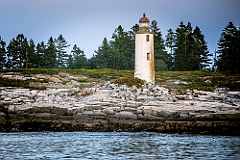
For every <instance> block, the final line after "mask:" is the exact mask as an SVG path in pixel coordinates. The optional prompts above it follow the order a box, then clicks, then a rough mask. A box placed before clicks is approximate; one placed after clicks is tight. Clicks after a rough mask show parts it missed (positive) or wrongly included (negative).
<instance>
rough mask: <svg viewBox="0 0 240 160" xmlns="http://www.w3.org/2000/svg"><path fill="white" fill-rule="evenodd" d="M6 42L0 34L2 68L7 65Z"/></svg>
mask: <svg viewBox="0 0 240 160" xmlns="http://www.w3.org/2000/svg"><path fill="white" fill-rule="evenodd" d="M6 58H7V57H6V42H5V41H4V40H3V39H2V37H1V36H0V69H3V68H4V67H5V66H6Z"/></svg>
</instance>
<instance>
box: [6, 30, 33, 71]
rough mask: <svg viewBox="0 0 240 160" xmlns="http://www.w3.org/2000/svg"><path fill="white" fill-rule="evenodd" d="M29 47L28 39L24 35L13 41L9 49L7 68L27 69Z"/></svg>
mask: <svg viewBox="0 0 240 160" xmlns="http://www.w3.org/2000/svg"><path fill="white" fill-rule="evenodd" d="M28 47H29V46H28V41H27V38H25V37H24V35H23V34H19V35H18V36H17V37H16V39H12V40H11V41H10V43H9V45H8V47H7V57H8V62H7V67H8V68H11V67H12V68H24V67H26V62H27V56H28V51H27V50H28Z"/></svg>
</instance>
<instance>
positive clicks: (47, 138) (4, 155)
mask: <svg viewBox="0 0 240 160" xmlns="http://www.w3.org/2000/svg"><path fill="white" fill-rule="evenodd" d="M0 138H1V140H0V159H4V160H5V159H6V160H11V159H14V160H18V159H19V160H23V159H44V160H45V159H67V160H71V159H103V160H107V159H111V160H112V159H124V160H125V159H138V160H139V159H143V160H149V159H218V160H220V159H231V160H232V159H240V138H239V137H226V136H200V135H187V134H182V135H179V134H160V133H149V132H139V133H127V132H30V133H26V132H24V133H0Z"/></svg>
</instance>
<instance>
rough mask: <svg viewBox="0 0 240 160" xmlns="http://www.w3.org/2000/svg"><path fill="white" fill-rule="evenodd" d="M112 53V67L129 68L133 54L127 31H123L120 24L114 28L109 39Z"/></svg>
mask: <svg viewBox="0 0 240 160" xmlns="http://www.w3.org/2000/svg"><path fill="white" fill-rule="evenodd" d="M110 47H111V54H112V67H111V68H114V69H130V68H131V66H132V64H131V63H132V61H131V58H132V57H133V54H134V49H133V46H132V40H131V37H130V36H129V34H128V32H125V31H124V29H123V27H122V26H121V25H119V26H118V28H116V29H115V31H114V33H113V35H112V40H111V41H110Z"/></svg>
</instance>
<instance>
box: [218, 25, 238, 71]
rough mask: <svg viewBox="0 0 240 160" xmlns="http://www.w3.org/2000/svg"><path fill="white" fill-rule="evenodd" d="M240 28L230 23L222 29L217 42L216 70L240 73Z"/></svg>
mask: <svg viewBox="0 0 240 160" xmlns="http://www.w3.org/2000/svg"><path fill="white" fill-rule="evenodd" d="M239 42H240V28H239V27H238V28H236V27H235V26H234V24H233V23H232V22H229V23H228V25H227V26H226V27H225V28H224V30H223V32H222V34H221V37H220V39H219V42H218V54H219V56H218V62H217V66H218V70H219V71H225V72H226V71H229V72H234V73H240V65H239V63H240V43H239Z"/></svg>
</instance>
